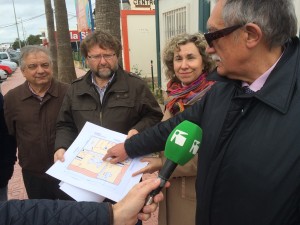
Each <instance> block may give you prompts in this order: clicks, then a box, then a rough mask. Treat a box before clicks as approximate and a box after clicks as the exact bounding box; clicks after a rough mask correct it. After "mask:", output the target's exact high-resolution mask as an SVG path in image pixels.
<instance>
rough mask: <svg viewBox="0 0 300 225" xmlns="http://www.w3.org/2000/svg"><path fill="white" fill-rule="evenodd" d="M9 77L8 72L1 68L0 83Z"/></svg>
mask: <svg viewBox="0 0 300 225" xmlns="http://www.w3.org/2000/svg"><path fill="white" fill-rule="evenodd" d="M6 79H7V74H6V72H5V71H4V70H2V69H0V83H2V82H3V81H4V80H6Z"/></svg>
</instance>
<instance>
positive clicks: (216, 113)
mask: <svg viewBox="0 0 300 225" xmlns="http://www.w3.org/2000/svg"><path fill="white" fill-rule="evenodd" d="M299 62H300V49H299V39H298V38H293V39H292V40H290V41H289V42H288V43H287V45H286V48H285V51H284V54H283V56H282V57H281V59H280V60H279V62H278V63H277V65H276V66H275V68H274V69H273V71H272V72H271V74H270V75H269V77H268V79H267V81H266V83H265V84H264V86H263V87H262V89H261V90H260V91H258V92H256V93H255V94H250V95H246V94H243V93H242V90H241V83H240V82H239V81H234V80H229V79H225V78H221V77H220V76H218V74H217V73H214V74H212V77H213V79H215V80H217V81H218V82H217V83H216V84H215V85H214V86H213V87H212V88H211V90H210V91H209V92H208V93H207V95H206V96H205V97H204V98H203V99H202V100H201V101H199V102H197V103H196V104H194V105H193V106H192V107H190V108H189V109H186V110H185V111H184V112H182V113H181V114H178V116H175V117H173V118H172V119H170V120H168V121H166V122H163V123H160V124H158V125H156V126H155V127H153V128H151V129H147V130H146V131H145V132H143V133H140V134H137V135H136V136H133V137H132V138H130V139H128V140H126V142H125V148H126V151H127V153H128V155H129V156H130V157H135V156H138V155H144V154H148V153H150V152H155V151H157V150H160V149H163V148H164V144H165V141H166V139H167V137H168V135H169V133H170V132H171V131H172V129H174V127H175V126H176V125H177V124H179V123H180V122H181V121H183V120H189V121H191V122H194V123H196V124H198V125H199V126H200V127H201V128H202V130H203V139H202V143H201V146H200V149H199V152H198V153H199V155H198V173H197V181H196V192H197V216H196V218H197V219H196V224H197V225H283V224H284V225H294V224H300V63H299ZM171 188H172V187H171Z"/></svg>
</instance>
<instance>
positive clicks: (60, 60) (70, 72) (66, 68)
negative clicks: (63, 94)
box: [54, 0, 76, 83]
mask: <svg viewBox="0 0 300 225" xmlns="http://www.w3.org/2000/svg"><path fill="white" fill-rule="evenodd" d="M54 6H55V21H56V38H57V39H56V41H57V66H58V80H60V81H63V82H65V83H71V82H72V81H73V80H74V79H76V72H75V67H74V61H73V55H72V48H71V43H70V34H69V23H68V15H67V8H66V2H65V0H54Z"/></svg>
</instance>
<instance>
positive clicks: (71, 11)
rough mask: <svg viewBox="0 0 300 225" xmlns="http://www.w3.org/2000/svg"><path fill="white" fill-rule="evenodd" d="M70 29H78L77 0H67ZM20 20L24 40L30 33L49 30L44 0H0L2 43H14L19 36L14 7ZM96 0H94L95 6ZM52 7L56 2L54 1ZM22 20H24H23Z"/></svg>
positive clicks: (20, 33) (36, 33) (19, 26)
mask: <svg viewBox="0 0 300 225" xmlns="http://www.w3.org/2000/svg"><path fill="white" fill-rule="evenodd" d="M65 1H66V6H67V12H68V19H69V28H70V30H72V29H76V24H77V18H76V9H75V0H65ZM13 2H14V5H15V11H16V17H17V21H18V22H19V25H18V29H19V36H20V39H21V40H24V37H25V39H26V38H27V37H28V36H29V35H31V34H32V35H38V34H41V32H42V31H45V30H47V24H46V16H45V7H44V0H0V15H1V16H0V18H1V20H0V44H1V43H12V42H14V41H15V40H16V38H18V33H17V27H16V22H15V15H14V7H13ZM94 2H95V1H92V5H93V6H94V4H95V3H94ZM52 7H54V3H53V1H52ZM21 21H22V22H21Z"/></svg>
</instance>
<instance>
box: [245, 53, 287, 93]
mask: <svg viewBox="0 0 300 225" xmlns="http://www.w3.org/2000/svg"><path fill="white" fill-rule="evenodd" d="M282 55H283V53H282V54H281V56H280V57H279V58H278V60H277V61H276V62H275V63H274V64H273V66H271V67H270V68H269V69H268V70H267V71H266V72H264V73H263V74H262V75H261V76H260V77H259V78H257V79H256V80H255V81H254V82H253V83H252V84H251V85H249V84H248V83H246V82H244V81H243V82H242V87H247V86H249V88H250V89H251V90H252V91H254V92H257V91H259V90H260V89H261V88H262V87H263V86H264V84H265V82H266V80H267V79H268V77H269V75H270V73H271V72H272V70H273V69H274V67H275V66H276V65H277V63H278V61H279V60H280V59H281V57H282Z"/></svg>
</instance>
